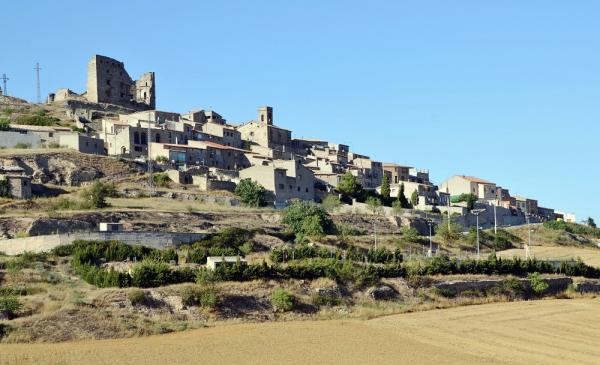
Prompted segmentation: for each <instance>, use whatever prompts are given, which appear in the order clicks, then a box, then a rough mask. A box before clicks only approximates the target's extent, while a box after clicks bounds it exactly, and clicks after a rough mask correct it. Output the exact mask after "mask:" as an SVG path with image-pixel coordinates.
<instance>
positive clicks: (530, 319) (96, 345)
mask: <svg viewBox="0 0 600 365" xmlns="http://www.w3.org/2000/svg"><path fill="white" fill-rule="evenodd" d="M599 338H600V299H571V300H541V301H529V302H513V303H498V304H487V305H480V306H469V307H457V308H452V309H446V310H434V311H429V312H420V313H411V314H401V315H393V316H388V317H381V318H378V319H374V320H369V321H358V320H357V321H306V322H289V323H282V322H279V323H277V322H275V323H261V324H236V325H226V326H219V327H216V328H207V329H201V330H192V331H188V332H181V333H175V334H169V335H161V336H152V337H145V338H132V339H125V340H106V341H86V342H76V343H60V344H33V345H28V344H19V345H0V355H1V357H0V363H2V364H161V365H164V364H187V363H190V364H191V363H213V364H225V363H229V364H242V363H246V364H290V363H298V364H324V363H329V364H340V363H354V364H367V363H371V364H375V363H379V364H392V363H394V364H398V363H410V364H411V365H417V364H486V365H491V364H598V363H599V361H600V346H598V345H600V340H599Z"/></svg>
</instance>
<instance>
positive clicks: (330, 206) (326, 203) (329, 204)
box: [321, 195, 342, 212]
mask: <svg viewBox="0 0 600 365" xmlns="http://www.w3.org/2000/svg"><path fill="white" fill-rule="evenodd" d="M321 205H322V206H323V209H325V210H326V211H328V212H333V211H335V210H336V209H337V208H339V207H340V205H342V202H341V201H340V198H338V197H337V196H335V195H327V196H326V197H325V199H324V200H323V203H322V204H321Z"/></svg>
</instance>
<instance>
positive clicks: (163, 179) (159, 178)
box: [152, 156, 171, 187]
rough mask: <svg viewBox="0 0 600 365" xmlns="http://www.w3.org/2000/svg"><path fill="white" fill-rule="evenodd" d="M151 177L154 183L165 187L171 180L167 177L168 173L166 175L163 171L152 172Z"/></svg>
mask: <svg viewBox="0 0 600 365" xmlns="http://www.w3.org/2000/svg"><path fill="white" fill-rule="evenodd" d="M161 157H162V156H161ZM152 179H153V180H154V184H155V185H156V186H159V187H167V186H169V183H170V182H171V178H170V177H169V175H167V173H164V172H160V173H158V174H154V175H153V176H152Z"/></svg>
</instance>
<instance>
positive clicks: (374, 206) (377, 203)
mask: <svg viewBox="0 0 600 365" xmlns="http://www.w3.org/2000/svg"><path fill="white" fill-rule="evenodd" d="M366 204H367V208H368V209H369V211H370V212H371V214H381V213H383V205H382V204H381V200H379V199H378V198H376V197H374V196H370V197H368V198H367V201H366Z"/></svg>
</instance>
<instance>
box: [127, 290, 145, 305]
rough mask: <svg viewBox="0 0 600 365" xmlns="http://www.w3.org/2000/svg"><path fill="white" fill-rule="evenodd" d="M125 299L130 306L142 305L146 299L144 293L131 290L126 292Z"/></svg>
mask: <svg viewBox="0 0 600 365" xmlns="http://www.w3.org/2000/svg"><path fill="white" fill-rule="evenodd" d="M127 299H129V301H130V302H131V305H134V306H135V305H138V304H142V303H144V300H145V299H146V292H144V291H143V290H141V289H138V288H133V289H130V290H129V291H128V292H127Z"/></svg>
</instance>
